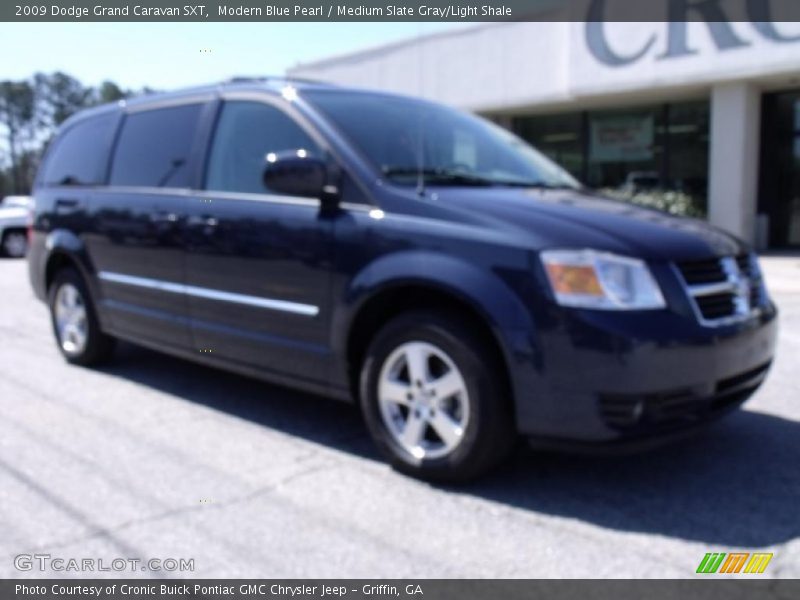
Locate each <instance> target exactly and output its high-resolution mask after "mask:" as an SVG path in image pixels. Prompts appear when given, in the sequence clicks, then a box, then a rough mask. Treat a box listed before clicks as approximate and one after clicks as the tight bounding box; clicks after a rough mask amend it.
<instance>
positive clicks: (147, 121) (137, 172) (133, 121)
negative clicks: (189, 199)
mask: <svg viewBox="0 0 800 600" xmlns="http://www.w3.org/2000/svg"><path fill="white" fill-rule="evenodd" d="M201 107H202V105H201V104H190V105H184V106H173V107H170V108H159V109H155V110H148V111H144V112H137V113H133V114H131V115H128V117H127V118H126V119H125V124H124V125H123V126H122V133H121V135H120V139H119V143H118V144H117V150H116V152H115V153H114V166H113V167H112V169H111V185H131V186H146V187H168V188H180V187H188V186H189V184H190V182H189V155H190V153H191V150H192V142H193V140H194V135H195V131H196V130H197V122H198V119H199V117H200V109H201Z"/></svg>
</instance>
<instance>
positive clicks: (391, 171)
mask: <svg viewBox="0 0 800 600" xmlns="http://www.w3.org/2000/svg"><path fill="white" fill-rule="evenodd" d="M305 97H306V98H307V99H308V100H309V101H310V102H311V103H312V104H313V105H314V106H315V107H316V108H317V109H319V110H320V112H322V113H323V115H324V116H326V117H327V118H328V119H329V120H330V121H331V122H332V123H333V124H334V125H335V126H336V127H337V128H338V129H339V130H340V131H341V132H342V134H343V135H344V136H345V137H346V138H348V139H349V140H350V142H352V143H353V145H355V146H356V147H357V148H358V149H359V150H360V151H361V154H362V155H363V156H364V157H365V158H366V159H367V160H369V161H370V162H371V163H372V164H373V165H374V166H375V167H376V168H377V169H379V170H380V171H381V172H382V173H383V174H384V175H385V176H386V177H387V178H389V179H391V180H393V181H395V182H397V183H401V184H409V185H411V184H414V182H415V181H416V180H418V178H419V177H420V176H422V177H423V178H424V179H425V180H426V182H427V183H429V184H431V185H435V184H442V185H458V184H463V185H523V186H524V185H542V186H553V187H564V186H566V187H578V185H579V184H578V182H577V181H575V179H573V178H572V176H571V175H569V173H567V172H566V171H565V170H564V169H562V168H561V167H559V166H558V165H556V164H555V163H553V162H552V161H551V160H549V159H548V158H546V157H545V156H544V155H542V154H541V153H539V152H538V151H536V150H535V149H534V148H532V147H531V146H529V145H527V144H526V143H525V142H523V141H522V140H521V139H519V138H518V137H516V136H514V135H512V134H510V133H509V132H507V131H505V130H504V129H502V128H500V127H498V126H496V125H494V124H492V123H489V122H488V121H486V120H485V119H481V118H479V117H475V116H473V115H470V114H467V113H463V112H460V111H457V110H454V109H451V108H448V107H446V106H442V105H439V104H434V103H431V102H425V101H422V100H415V99H413V98H403V97H399V96H389V95H385V94H371V93H357V94H353V93H348V92H341V91H333V90H325V91H321V90H316V91H310V92H307V93H306V94H305Z"/></svg>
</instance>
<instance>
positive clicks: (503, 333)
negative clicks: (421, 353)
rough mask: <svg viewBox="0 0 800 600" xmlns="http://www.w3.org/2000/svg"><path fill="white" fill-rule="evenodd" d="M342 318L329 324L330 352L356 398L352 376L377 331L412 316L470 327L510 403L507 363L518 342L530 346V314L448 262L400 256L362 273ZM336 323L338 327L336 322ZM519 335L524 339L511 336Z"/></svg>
mask: <svg viewBox="0 0 800 600" xmlns="http://www.w3.org/2000/svg"><path fill="white" fill-rule="evenodd" d="M348 296H349V297H348V301H347V302H345V303H343V304H344V305H345V306H346V307H347V308H348V310H347V312H346V314H345V315H344V316H342V315H339V316H338V317H335V320H334V328H333V331H334V336H335V338H336V339H334V348H335V349H336V353H337V354H338V355H339V356H341V357H344V360H343V364H342V370H343V371H344V379H345V381H344V383H345V385H347V386H348V387H349V389H350V390H351V393H352V395H353V397H354V398H357V397H358V384H357V382H358V373H359V370H360V367H361V363H362V361H363V358H364V354H365V352H366V349H367V347H368V345H369V342H370V340H371V339H372V338H373V336H374V334H375V333H376V332H377V330H378V329H379V328H380V327H381V326H382V325H383V324H385V323H386V322H388V321H389V320H390V319H392V318H394V317H396V316H398V315H400V314H402V313H405V312H408V311H412V310H421V309H433V310H444V311H446V312H449V313H450V314H455V315H457V316H458V317H459V318H462V319H464V320H466V321H468V322H470V323H471V324H473V325H474V327H475V332H476V334H477V335H479V336H480V338H481V339H482V340H483V341H484V342H485V343H486V344H487V345H488V347H490V348H491V352H492V355H493V356H495V357H496V358H497V363H498V364H497V366H498V368H499V369H500V373H501V375H502V376H503V379H504V383H505V384H506V385H507V390H508V393H509V394H510V395H511V399H512V401H513V399H514V396H515V393H514V391H515V386H514V382H513V374H512V370H511V361H512V360H513V355H514V354H515V352H516V351H517V350H519V348H518V344H519V342H520V339H521V338H525V340H526V341H529V340H530V332H531V331H532V330H533V329H532V328H533V323H532V320H531V317H530V313H529V312H528V311H527V310H526V309H525V307H524V305H523V304H522V302H521V301H520V299H519V298H517V297H516V296H515V295H514V294H513V292H512V291H511V290H510V289H509V288H508V287H507V286H506V285H505V284H504V282H503V281H502V280H500V279H499V278H498V277H497V276H496V275H494V274H492V273H489V272H487V271H485V270H482V269H480V268H479V267H478V266H476V265H473V264H469V263H467V262H466V261H462V260H460V259H457V258H454V257H452V256H446V255H437V254H433V253H422V252H408V253H406V252H404V253H398V254H397V255H392V256H390V257H384V258H383V259H380V260H378V261H376V262H375V263H373V264H372V265H370V267H368V268H367V269H365V270H364V271H362V273H360V274H359V276H357V277H356V278H354V279H353V281H352V284H351V286H350V288H349V290H348ZM337 321H338V322H337ZM515 332H524V335H515Z"/></svg>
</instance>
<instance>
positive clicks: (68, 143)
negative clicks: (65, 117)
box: [42, 113, 119, 185]
mask: <svg viewBox="0 0 800 600" xmlns="http://www.w3.org/2000/svg"><path fill="white" fill-rule="evenodd" d="M118 119H119V115H118V114H117V113H111V114H107V115H102V116H98V117H91V118H88V119H85V120H83V121H79V122H78V123H76V124H75V125H73V126H72V127H70V128H68V129H67V130H66V131H65V132H64V133H63V134H62V135H61V136H60V137H59V138H58V139H57V140H56V141H55V145H54V146H53V150H52V154H51V156H49V157H48V159H47V164H46V166H45V168H44V175H43V176H42V180H43V183H44V184H45V185H98V184H102V183H103V181H104V179H105V175H106V168H107V167H108V155H109V152H110V150H111V143H112V138H113V137H114V131H115V130H116V126H117V122H118Z"/></svg>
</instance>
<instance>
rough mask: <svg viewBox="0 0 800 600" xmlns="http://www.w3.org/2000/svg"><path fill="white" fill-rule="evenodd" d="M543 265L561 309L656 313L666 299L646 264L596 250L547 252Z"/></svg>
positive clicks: (635, 259)
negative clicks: (653, 311) (652, 311)
mask: <svg viewBox="0 0 800 600" xmlns="http://www.w3.org/2000/svg"><path fill="white" fill-rule="evenodd" d="M540 256H541V259H542V264H543V265H544V270H545V272H546V273H547V277H548V279H549V280H550V287H551V288H552V290H553V294H554V295H555V297H556V301H557V302H558V303H559V304H561V305H562V306H574V307H579V308H594V309H600V310H653V309H658V308H664V307H666V305H667V304H666V302H664V296H663V295H662V294H661V289H660V288H659V287H658V284H657V283H656V280H655V279H654V278H653V275H652V274H651V273H650V269H649V268H648V267H647V265H646V264H645V262H644V261H642V260H639V259H637V258H629V257H627V256H617V255H616V254H609V253H606V252H597V251H595V250H546V251H544V252H542V253H541V255H540Z"/></svg>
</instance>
